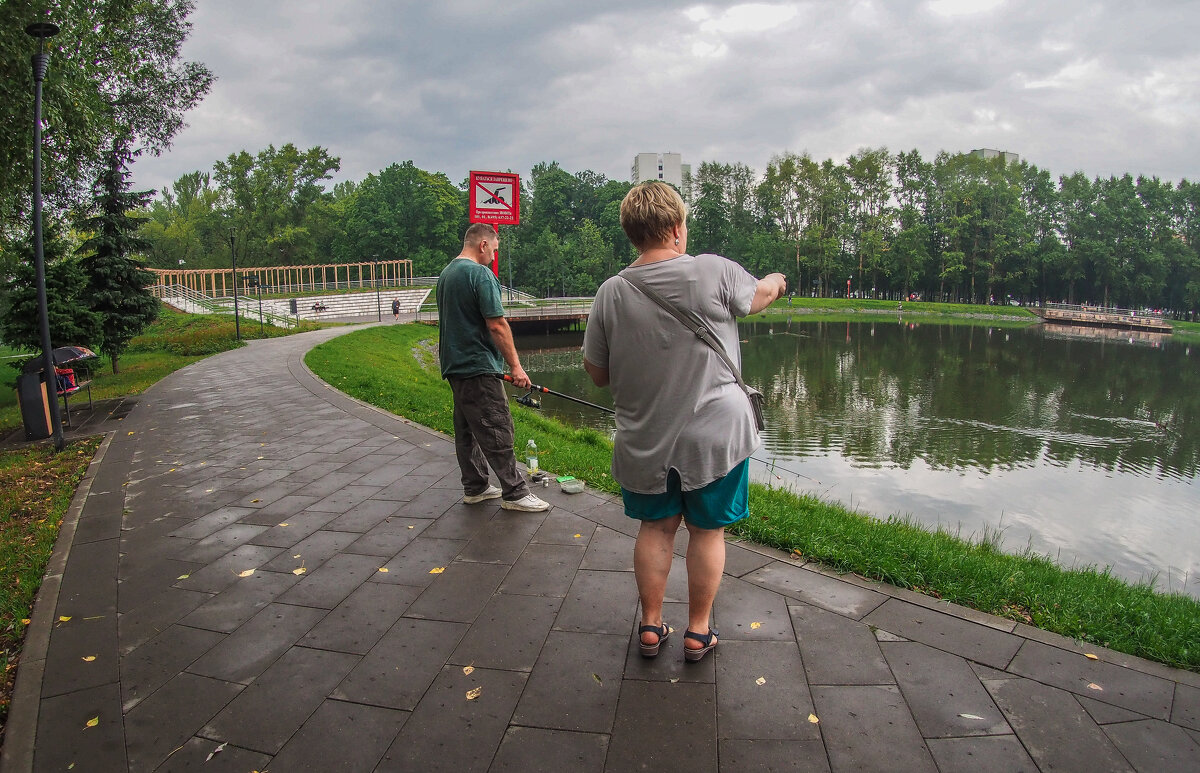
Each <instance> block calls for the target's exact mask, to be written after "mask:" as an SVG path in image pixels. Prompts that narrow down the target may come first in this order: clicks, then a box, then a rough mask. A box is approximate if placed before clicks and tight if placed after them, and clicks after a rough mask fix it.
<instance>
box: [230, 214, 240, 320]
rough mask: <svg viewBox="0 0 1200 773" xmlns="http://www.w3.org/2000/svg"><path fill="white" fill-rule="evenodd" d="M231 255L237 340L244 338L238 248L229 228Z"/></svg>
mask: <svg viewBox="0 0 1200 773" xmlns="http://www.w3.org/2000/svg"><path fill="white" fill-rule="evenodd" d="M229 257H230V258H231V259H232V260H233V329H234V332H235V333H236V334H237V340H239V341H240V340H242V322H241V319H240V318H239V316H238V299H237V295H238V275H237V250H235V249H234V243H233V229H232V228H230V229H229Z"/></svg>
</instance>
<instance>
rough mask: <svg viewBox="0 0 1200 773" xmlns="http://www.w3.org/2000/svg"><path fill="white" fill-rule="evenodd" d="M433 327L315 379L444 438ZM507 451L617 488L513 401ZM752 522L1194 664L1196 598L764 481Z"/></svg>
mask: <svg viewBox="0 0 1200 773" xmlns="http://www.w3.org/2000/svg"><path fill="white" fill-rule="evenodd" d="M436 336H437V330H436V329H434V328H430V327H426V326H422V325H397V326H388V327H380V328H372V329H367V330H362V331H358V332H355V333H351V334H349V335H346V336H342V337H339V338H337V339H335V340H333V341H330V342H327V343H325V344H322V345H321V346H318V347H317V348H315V349H313V350H312V352H310V353H309V355H308V357H307V358H306V362H307V363H308V365H309V367H311V368H312V369H313V370H314V371H315V372H316V373H317V374H318V375H319V376H321V378H323V379H325V380H326V381H327V382H329V383H330V384H332V385H334V386H335V387H337V388H338V389H341V390H342V391H344V392H346V393H348V394H350V395H352V396H354V397H356V398H358V399H361V400H364V401H366V402H369V403H372V404H374V405H378V406H379V407H381V408H384V409H386V410H389V411H391V412H393V413H397V414H400V415H403V416H405V417H407V418H409V419H411V420H413V421H416V422H418V423H420V424H424V425H426V426H429V427H433V428H434V429H438V430H441V431H443V432H446V433H450V432H451V431H452V425H451V410H452V407H451V400H450V390H449V389H448V388H447V387H446V386H445V385H444V384H443V383H442V381H441V379H440V378H439V376H438V373H437V370H436V367H435V365H434V357H433V355H432V349H433V346H434V344H435V342H436ZM513 416H514V422H515V424H516V429H517V443H516V444H517V448H522V447H523V446H524V444H525V442H526V440H527V439H528V438H529V437H531V436H533V437H536V438H537V443H538V448H539V450H540V452H541V462H542V465H543V466H544V467H545V468H546V469H548V470H551V471H553V472H555V473H558V474H570V475H574V476H575V477H577V478H582V479H584V480H586V481H587V482H588V484H589V485H591V486H593V487H595V488H599V489H602V490H605V491H609V492H614V493H615V492H616V491H617V486H616V483H615V482H614V481H613V480H612V479H611V477H609V475H608V469H609V464H610V461H611V445H610V444H609V442H608V440H607V438H605V437H604V436H602V435H600V434H599V433H597V432H594V431H592V430H575V429H571V428H569V427H566V426H564V425H562V424H559V423H558V422H555V421H552V420H549V419H546V418H545V417H543V416H541V415H540V414H538V413H537V412H535V411H533V410H531V409H528V408H524V407H522V406H518V405H515V404H514V405H513ZM750 497H751V500H750V501H751V512H752V515H751V518H750V519H748V520H747V521H746V522H743V523H742V524H740V525H739V526H738V527H737V529H735V530H734V533H736V534H738V535H740V536H744V537H746V538H748V539H753V540H755V541H757V542H760V543H763V544H767V545H772V546H775V547H779V548H782V549H784V550H787V551H796V552H798V553H799V554H800V555H802V556H804V557H806V558H810V559H813V560H817V561H820V562H822V563H824V564H826V565H828V566H831V567H833V568H835V569H837V570H839V571H845V572H855V573H857V574H860V575H862V576H864V577H868V578H871V579H877V580H882V581H885V582H888V583H891V584H893V585H896V586H898V587H903V588H911V589H913V590H917V591H920V592H922V593H925V594H928V595H931V596H935V597H938V598H943V599H946V600H948V601H952V602H954V603H957V604H962V605H964V606H969V607H973V608H975V609H980V610H982V611H985V612H989V613H992V614H996V615H1000V616H1003V617H1007V618H1010V619H1014V620H1019V621H1022V622H1027V623H1030V624H1032V625H1035V626H1037V627H1039V628H1043V629H1045V630H1049V631H1054V632H1056V633H1060V634H1063V635H1065V636H1070V637H1073V638H1076V639H1079V640H1081V641H1084V642H1092V643H1095V644H1099V645H1102V646H1105V647H1110V648H1112V649H1115V650H1119V651H1122V652H1127V653H1130V654H1133V655H1138V656H1141V657H1145V658H1150V659H1153V660H1158V661H1160V662H1163V663H1167V664H1169V665H1173V666H1178V667H1182V668H1188V669H1191V670H1194V671H1200V646H1197V642H1200V602H1197V601H1196V600H1194V599H1191V598H1189V597H1185V596H1179V595H1166V594H1160V593H1155V592H1154V590H1153V588H1151V587H1149V586H1146V585H1138V584H1132V583H1129V582H1126V581H1124V580H1121V579H1118V578H1115V577H1112V576H1110V575H1108V574H1107V573H1105V572H1103V571H1095V570H1091V569H1070V570H1068V569H1063V568H1061V567H1059V566H1057V565H1056V564H1055V563H1054V562H1053V561H1052V560H1051V559H1049V558H1047V557H1045V556H1039V555H1036V554H1033V553H1030V552H1026V553H1024V554H1019V555H1008V554H1004V553H1002V552H1000V551H999V549H998V548H997V541H996V540H995V539H989V538H985V539H983V540H980V541H969V540H964V539H962V538H960V537H958V536H956V535H953V534H948V533H945V532H940V531H933V530H930V529H927V528H925V527H922V526H917V525H915V524H913V523H911V522H908V521H905V520H902V519H888V520H879V519H876V518H872V517H869V516H867V515H864V514H862V513H858V512H854V511H851V510H848V509H847V508H845V507H843V506H841V505H840V504H838V503H835V502H828V501H823V500H819V499H816V498H813V497H810V496H804V495H798V494H795V493H792V492H789V491H783V490H780V489H770V488H767V487H765V486H759V485H754V486H752V487H751V495H750Z"/></svg>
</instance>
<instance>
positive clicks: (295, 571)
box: [292, 566, 308, 574]
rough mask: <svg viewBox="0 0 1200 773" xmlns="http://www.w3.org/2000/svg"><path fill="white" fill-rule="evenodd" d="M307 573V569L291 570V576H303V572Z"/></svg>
mask: <svg viewBox="0 0 1200 773" xmlns="http://www.w3.org/2000/svg"><path fill="white" fill-rule="evenodd" d="M307 571H308V570H307V569H305V568H304V567H303V566H302V567H300V568H299V569H293V570H292V574H304V573H305V572H307Z"/></svg>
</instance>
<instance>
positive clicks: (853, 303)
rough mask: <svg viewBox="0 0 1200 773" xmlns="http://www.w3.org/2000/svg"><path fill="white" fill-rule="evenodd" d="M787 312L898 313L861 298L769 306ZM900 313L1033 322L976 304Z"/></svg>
mask: <svg viewBox="0 0 1200 773" xmlns="http://www.w3.org/2000/svg"><path fill="white" fill-rule="evenodd" d="M788 310H791V311H792V312H793V313H804V312H810V313H811V312H815V313H820V314H836V313H846V312H868V313H882V312H887V313H890V314H895V313H896V312H897V311H898V310H899V309H898V302H897V301H873V300H867V299H863V298H801V297H799V296H797V297H795V298H792V305H791V306H788V301H787V299H786V298H785V299H783V300H779V301H776V302H775V303H773V304H771V311H772V313H774V312H779V311H788ZM903 312H904V313H905V314H932V315H935V316H939V317H963V316H965V317H986V318H997V317H999V318H1012V319H1025V320H1029V321H1032V322H1036V321H1037V315H1036V314H1034V313H1033V312H1032V311H1029V310H1028V309H1025V308H1023V307H1021V306H985V305H980V304H977V303H928V302H926V301H905V302H904V305H903Z"/></svg>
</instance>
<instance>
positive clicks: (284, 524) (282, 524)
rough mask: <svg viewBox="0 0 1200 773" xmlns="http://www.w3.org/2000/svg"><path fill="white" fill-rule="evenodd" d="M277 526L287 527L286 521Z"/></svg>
mask: <svg viewBox="0 0 1200 773" xmlns="http://www.w3.org/2000/svg"><path fill="white" fill-rule="evenodd" d="M254 501H255V502H257V501H258V500H257V499H255V500H254ZM279 525H280V526H287V525H288V524H287V521H284V522H283V523H281V524H279Z"/></svg>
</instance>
